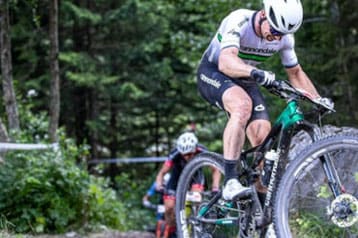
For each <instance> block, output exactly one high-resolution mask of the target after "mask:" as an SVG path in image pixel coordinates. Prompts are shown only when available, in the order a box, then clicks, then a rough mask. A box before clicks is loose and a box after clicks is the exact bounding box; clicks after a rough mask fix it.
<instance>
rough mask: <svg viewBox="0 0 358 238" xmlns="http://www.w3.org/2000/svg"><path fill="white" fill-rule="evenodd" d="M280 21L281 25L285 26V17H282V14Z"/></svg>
mask: <svg viewBox="0 0 358 238" xmlns="http://www.w3.org/2000/svg"><path fill="white" fill-rule="evenodd" d="M281 22H282V25H283V26H286V21H285V18H283V17H282V16H281Z"/></svg>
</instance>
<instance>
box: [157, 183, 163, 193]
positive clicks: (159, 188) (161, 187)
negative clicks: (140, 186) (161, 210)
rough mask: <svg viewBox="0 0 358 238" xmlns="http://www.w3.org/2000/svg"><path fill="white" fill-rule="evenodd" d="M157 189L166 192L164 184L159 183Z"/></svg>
mask: <svg viewBox="0 0 358 238" xmlns="http://www.w3.org/2000/svg"><path fill="white" fill-rule="evenodd" d="M155 190H156V191H157V192H164V186H163V184H157V185H156V186H155Z"/></svg>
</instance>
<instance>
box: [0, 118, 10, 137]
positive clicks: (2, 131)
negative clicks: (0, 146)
mask: <svg viewBox="0 0 358 238" xmlns="http://www.w3.org/2000/svg"><path fill="white" fill-rule="evenodd" d="M8 141H10V140H9V136H8V134H7V130H6V127H5V125H4V123H3V122H2V120H1V118H0V142H8Z"/></svg>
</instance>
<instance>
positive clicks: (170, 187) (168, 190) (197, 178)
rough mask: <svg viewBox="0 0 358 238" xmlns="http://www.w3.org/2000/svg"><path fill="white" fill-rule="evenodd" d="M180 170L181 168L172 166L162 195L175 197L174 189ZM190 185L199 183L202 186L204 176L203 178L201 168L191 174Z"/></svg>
mask: <svg viewBox="0 0 358 238" xmlns="http://www.w3.org/2000/svg"><path fill="white" fill-rule="evenodd" d="M181 172H182V169H181V168H180V169H179V168H176V167H173V169H172V171H171V173H170V179H169V181H168V184H167V186H166V187H165V191H164V196H171V197H175V193H176V189H177V186H178V181H179V177H180V174H181ZM190 185H191V186H193V185H200V186H202V187H204V185H205V178H204V174H203V172H202V171H201V170H198V171H196V172H195V174H194V175H193V177H192V180H191V182H190Z"/></svg>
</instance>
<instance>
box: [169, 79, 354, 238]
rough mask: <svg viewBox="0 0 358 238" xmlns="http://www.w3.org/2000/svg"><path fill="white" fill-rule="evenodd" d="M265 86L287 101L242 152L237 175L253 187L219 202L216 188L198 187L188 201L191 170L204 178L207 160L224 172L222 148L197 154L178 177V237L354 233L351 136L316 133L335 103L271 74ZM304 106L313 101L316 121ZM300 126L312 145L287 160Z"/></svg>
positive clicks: (208, 166)
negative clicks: (200, 190)
mask: <svg viewBox="0 0 358 238" xmlns="http://www.w3.org/2000/svg"><path fill="white" fill-rule="evenodd" d="M269 91H270V92H271V93H273V94H275V95H277V96H279V97H281V98H283V99H285V100H286V102H287V106H286V107H285V109H284V110H283V111H282V113H281V114H280V115H279V116H278V118H277V120H276V121H275V123H274V124H273V126H272V129H271V131H270V133H269V134H268V136H267V137H266V139H265V140H264V141H263V143H262V144H260V145H259V146H256V147H253V148H250V149H248V150H246V151H243V152H242V153H241V158H240V160H239V161H240V162H238V164H237V166H238V167H239V168H238V169H239V171H241V173H240V175H239V180H240V182H241V183H242V184H243V185H245V186H250V187H251V188H252V193H250V194H248V196H246V197H244V198H241V199H239V200H235V201H226V200H224V199H223V198H222V194H221V191H219V192H218V193H217V194H215V195H209V194H210V193H208V192H207V190H209V188H205V190H206V191H204V192H203V193H202V196H201V200H198V201H195V202H193V201H187V199H186V197H187V194H188V193H189V192H190V184H191V183H192V180H193V179H195V178H193V174H195V173H196V171H198V170H201V171H202V172H203V174H204V175H205V180H206V184H210V181H211V173H210V172H211V171H212V167H216V168H217V169H219V170H220V171H221V173H222V174H223V175H222V177H224V163H223V157H222V155H220V154H217V153H212V152H207V153H202V154H199V155H198V156H197V157H195V158H193V159H192V160H191V161H190V162H189V163H188V164H187V165H186V166H185V168H184V170H183V172H182V174H181V176H180V179H179V182H178V187H177V194H176V223H177V235H178V237H180V238H184V237H185V238H186V237H194V238H198V237H200V238H211V237H225V238H228V237H241V238H243V237H280V238H289V237H310V238H311V237H357V234H358V224H357V223H358V222H357V220H358V200H357V196H358V136H353V135H346V134H343V135H334V136H329V137H326V136H323V134H322V132H321V130H320V128H322V122H321V119H322V117H323V116H325V115H326V114H328V113H330V112H333V111H334V109H332V108H331V107H330V106H329V105H328V104H326V103H325V102H322V101H314V100H311V99H310V98H309V97H308V96H306V94H305V93H304V92H303V91H299V90H297V89H295V88H294V87H292V86H291V85H290V84H289V83H288V82H287V81H284V80H283V81H281V80H276V82H275V84H274V85H273V86H272V87H270V88H269ZM304 102H308V103H306V104H308V105H305V104H304ZM307 106H310V107H309V108H313V110H309V112H310V114H312V115H314V116H315V118H316V119H317V121H315V123H311V122H309V121H307V120H306V119H305V117H306V116H307V113H305V114H304V113H303V109H305V111H308V110H306V109H307V108H308V107H307ZM312 112H313V113H312ZM316 124H318V126H317V125H316ZM300 131H305V132H306V133H308V134H309V136H310V137H311V140H312V144H311V145H310V146H308V147H306V148H304V149H303V151H302V152H300V153H299V154H297V156H296V157H295V158H291V159H288V153H289V148H290V143H291V139H292V137H293V136H294V135H295V134H297V133H298V132H300ZM262 164H264V165H263V166H262ZM260 184H261V189H258V188H259V186H257V185H260ZM221 187H223V185H222V184H221ZM262 187H263V188H266V189H264V190H262Z"/></svg>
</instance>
